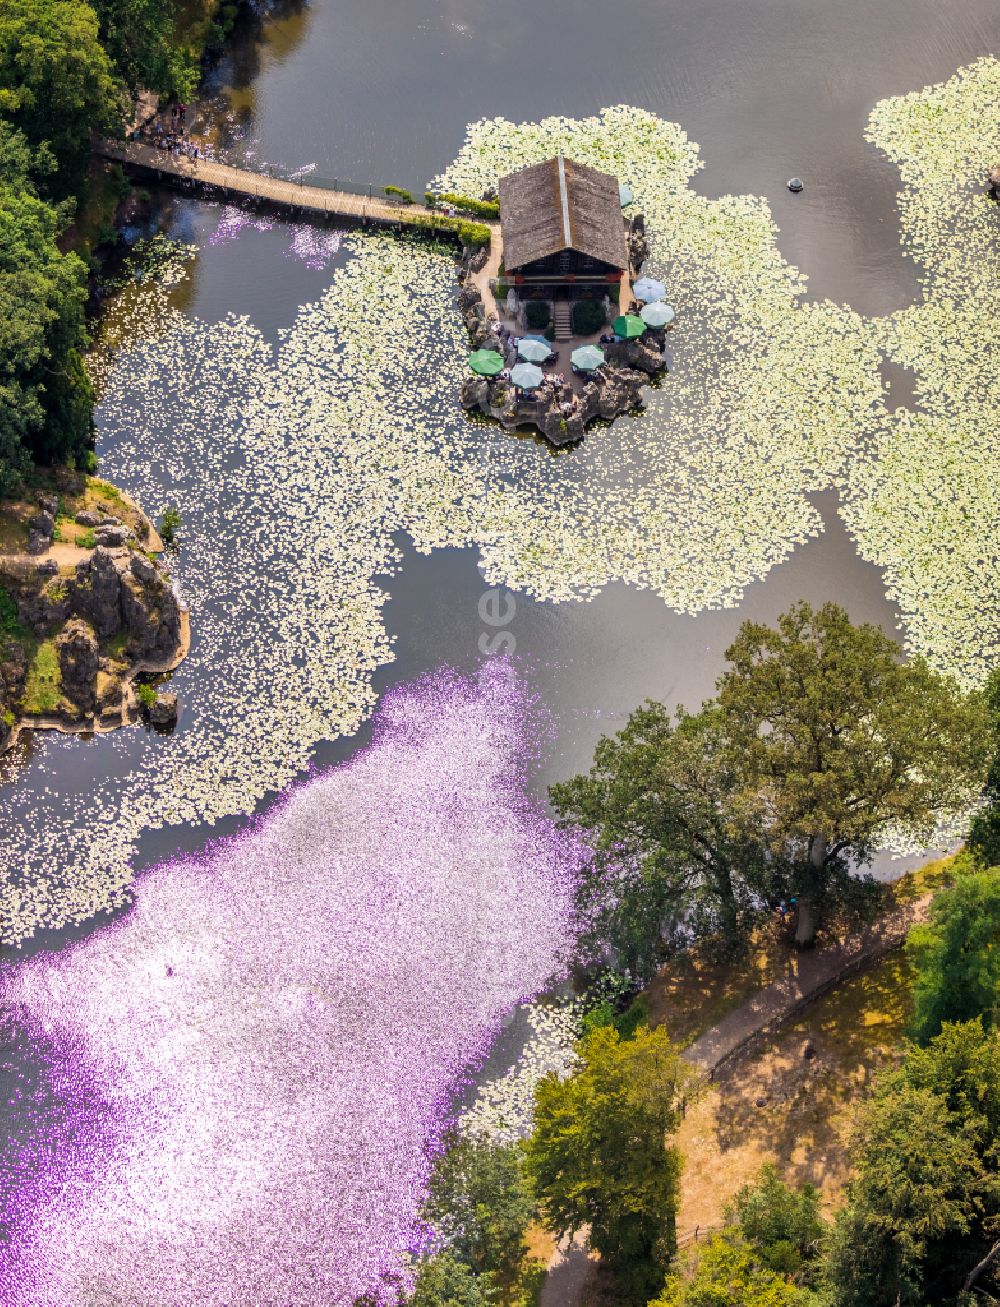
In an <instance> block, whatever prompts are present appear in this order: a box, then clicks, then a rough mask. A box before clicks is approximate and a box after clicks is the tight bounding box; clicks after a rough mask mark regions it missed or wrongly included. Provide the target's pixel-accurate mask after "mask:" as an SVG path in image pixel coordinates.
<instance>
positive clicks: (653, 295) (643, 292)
mask: <svg viewBox="0 0 1000 1307" xmlns="http://www.w3.org/2000/svg"><path fill="white" fill-rule="evenodd" d="M632 293H633V295H635V297H636V299H637V300H643V301H644V302H645V303H646V304H652V303H653V301H654V300H662V299H663V298H664V297H665V296H666V293H667V288H666V286H664V284H663V282H662V281H657V280H656V278H655V277H640V278H639V280H638V281H637V282H636V283H635V285H634V286H633V287H632Z"/></svg>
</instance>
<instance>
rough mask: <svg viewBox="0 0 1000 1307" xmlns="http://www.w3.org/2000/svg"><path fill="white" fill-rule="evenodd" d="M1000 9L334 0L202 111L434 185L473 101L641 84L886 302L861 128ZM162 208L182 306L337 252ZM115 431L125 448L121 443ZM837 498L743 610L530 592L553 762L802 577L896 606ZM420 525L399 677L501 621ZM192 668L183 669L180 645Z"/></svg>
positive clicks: (60, 768)
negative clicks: (185, 269) (231, 230)
mask: <svg viewBox="0 0 1000 1307" xmlns="http://www.w3.org/2000/svg"><path fill="white" fill-rule="evenodd" d="M998 26H1000V23H998V19H997V14H996V10H995V7H994V6H993V5H992V4H990V3H987V0H960V2H958V3H952V4H949V5H948V6H941V5H938V4H931V3H929V2H928V0H880V3H879V4H878V5H871V4H870V3H866V2H865V0H842V2H841V3H822V4H821V3H818V0H795V2H794V3H791V2H788V3H778V2H773V0H699V2H698V3H693V2H692V0H684V2H681V0H636V3H633V4H630V5H628V6H626V7H622V6H618V5H611V4H598V3H591V4H583V3H580V0H550V2H549V3H547V4H546V5H544V6H540V5H537V4H529V3H526V2H525V0H508V2H507V3H505V4H502V5H495V4H487V3H485V0H470V2H468V3H463V4H461V5H458V4H442V3H440V0H408V3H407V4H406V5H399V4H398V3H396V2H395V0H367V2H366V3H365V4H364V5H356V4H352V5H347V4H344V3H337V2H335V0H314V3H312V4H309V5H302V6H291V7H286V8H285V9H283V10H279V11H278V12H277V13H275V14H274V15H272V16H271V17H269V18H265V19H263V20H261V21H256V20H255V21H252V22H246V23H245V24H244V25H243V27H242V28H241V29H240V31H239V33H238V34H237V39H236V41H235V42H234V47H233V50H232V52H231V54H230V55H229V56H227V58H226V59H225V60H224V61H223V62H222V63H221V64H220V66H219V67H218V68H217V69H216V70H215V71H214V72H213V73H212V74H211V76H210V78H209V80H208V83H207V88H206V100H205V111H204V117H205V118H206V119H209V120H213V121H214V122H215V123H216V125H217V127H218V128H219V130H220V135H221V138H222V140H223V142H224V143H225V144H227V145H228V148H229V150H230V151H231V152H232V153H233V154H235V155H237V156H240V155H242V156H244V157H246V158H247V159H248V161H249V162H251V163H253V164H255V165H259V164H261V163H265V162H266V163H268V164H270V165H272V166H275V167H278V168H280V169H282V170H283V171H286V172H290V171H292V170H294V169H296V168H299V167H302V166H303V165H307V164H315V165H316V168H317V171H318V173H319V174H322V175H327V176H334V175H336V176H340V177H344V176H349V177H354V178H356V179H364V180H373V181H378V182H383V183H384V182H387V181H394V182H399V183H401V184H404V185H409V186H412V187H414V188H417V189H419V188H421V187H422V186H423V184H424V182H425V181H426V180H428V179H429V178H430V177H431V176H432V175H433V174H434V173H436V172H438V171H439V170H440V169H442V168H443V167H445V166H446V165H447V164H448V163H449V161H450V160H451V158H452V157H453V155H454V154H455V153H456V151H457V150H458V148H459V146H460V145H461V142H462V140H463V137H464V134H465V129H466V123H467V122H468V121H469V120H470V119H473V118H476V117H486V116H491V115H495V114H502V115H505V116H507V117H510V118H514V119H521V118H536V117H540V116H544V115H547V114H565V115H572V116H580V115H585V114H589V113H595V112H597V111H599V110H600V109H601V108H602V107H604V106H606V105H608V104H613V103H619V102H629V103H633V104H637V105H639V106H642V107H645V108H648V109H650V110H652V111H654V112H656V113H658V114H660V115H661V116H664V117H667V118H673V119H675V120H677V121H678V122H680V123H681V125H682V126H683V127H684V128H685V129H686V130H687V132H688V133H689V135H690V136H691V138H692V139H693V140H694V141H696V142H697V143H698V145H699V146H700V148H701V151H702V157H703V159H704V161H705V164H706V167H705V169H704V171H702V172H701V173H699V174H697V176H696V178H695V182H694V184H695V185H696V186H697V187H698V188H699V189H700V190H702V191H704V192H705V193H706V194H710V195H718V194H722V193H726V192H741V191H750V192H755V193H760V194H763V195H765V196H766V197H767V198H768V200H769V201H770V203H771V205H772V208H773V212H774V215H775V218H776V220H777V222H778V224H779V226H780V228H781V231H780V235H779V238H778V239H779V248H780V249H781V252H782V254H783V255H784V256H785V257H786V258H788V259H790V260H791V261H792V262H794V263H796V264H798V265H799V266H800V267H801V269H802V270H803V271H804V272H806V273H807V274H808V276H809V277H810V292H811V294H813V295H815V296H817V297H820V296H829V297H832V298H834V299H837V300H840V301H846V302H848V303H850V304H851V305H852V306H853V307H855V308H857V309H858V310H860V311H862V312H864V313H866V314H870V313H879V312H886V311H889V310H891V309H894V308H897V307H899V306H901V305H903V304H905V303H907V302H909V301H910V300H911V299H912V297H913V295H914V293H915V289H916V282H915V268H914V266H913V265H912V264H911V263H910V262H908V261H907V260H906V259H905V258H904V257H903V255H902V253H901V251H900V247H899V243H898V228H897V223H896V216H895V193H896V190H897V186H898V179H897V174H896V172H895V170H894V169H893V168H892V167H891V166H890V165H889V164H888V163H886V162H885V160H884V159H883V158H882V157H881V156H880V155H879V154H878V152H877V151H875V150H874V148H873V147H871V146H870V145H868V144H867V143H866V142H865V140H864V139H863V130H864V126H865V122H866V119H867V117H868V114H869V112H870V110H871V108H872V106H873V105H874V104H875V102H876V101H877V100H879V99H881V98H883V97H885V96H886V95H890V94H895V93H899V92H904V91H909V90H916V89H919V88H920V87H921V86H923V85H924V84H926V83H927V82H930V81H934V80H939V79H942V78H945V77H947V76H948V75H950V74H951V73H952V72H953V71H954V70H955V68H956V67H957V66H959V65H960V64H962V63H965V62H968V61H969V60H971V59H973V58H976V57H978V56H980V55H983V54H985V53H988V52H989V50H990V47H991V37H995V35H996V32H997V28H998ZM793 172H795V173H799V174H800V175H802V176H803V177H804V178H805V180H806V183H807V185H806V190H805V192H804V193H803V194H801V195H799V196H791V195H790V194H789V193H788V192H787V191H786V190H785V188H784V181H785V179H786V178H787V177H788V176H789V175H790V174H791V173H793ZM161 213H162V220H163V221H164V223H165V224H166V225H167V226H168V228H169V229H170V230H171V231H172V233H173V234H175V235H177V236H179V237H181V238H183V239H185V240H192V241H194V242H196V243H197V244H198V245H199V247H200V253H199V255H198V258H197V260H196V261H195V264H194V265H193V275H192V283H191V286H190V287H189V288H188V289H187V290H186V291H185V301H186V305H185V307H186V311H188V312H190V313H191V314H193V315H196V316H198V317H200V318H202V319H205V320H207V321H209V322H213V321H217V320H220V319H222V318H223V317H225V316H226V314H228V313H238V314H246V315H247V316H249V317H250V318H251V319H252V321H253V322H254V323H255V324H256V326H257V327H259V329H260V330H261V331H262V333H263V334H264V335H265V336H266V337H267V338H268V339H269V340H271V341H275V340H276V339H277V337H278V333H279V331H280V330H281V329H282V328H285V327H287V326H289V325H290V324H291V323H292V322H293V320H294V318H295V315H296V312H297V310H298V307H299V306H300V305H301V304H302V303H305V302H308V301H310V300H314V299H315V298H316V297H317V296H318V295H319V294H321V293H322V291H323V290H324V289H325V287H326V286H327V285H328V284H329V278H330V267H329V265H327V266H324V267H322V268H310V267H308V266H306V265H305V264H304V263H303V262H302V261H301V260H299V259H295V258H290V257H288V245H289V231H288V229H287V228H286V227H285V226H284V224H282V223H281V222H280V221H276V222H275V224H274V226H273V227H272V229H271V230H268V231H258V230H252V229H248V230H244V231H242V232H240V234H239V235H238V237H237V238H236V239H233V240H228V241H223V242H221V243H215V244H212V243H210V239H209V238H210V237H211V236H212V235H213V233H215V231H216V229H217V227H218V223H219V220H220V217H221V215H222V211H221V209H220V208H219V207H218V206H212V205H206V204H202V203H199V202H196V201H189V200H175V199H173V198H170V197H162V210H161ZM897 371H898V372H899V374H900V375H898V376H893V377H891V378H888V380H890V382H891V383H892V386H893V390H892V399H893V400H894V401H895V402H899V401H900V400H901V399H903V398H904V396H905V391H906V386H907V381H908V377H907V374H905V373H902V370H897ZM139 420H141V418H140V419H139ZM99 451H100V452H101V453H103V454H105V455H110V460H109V461H110V463H111V464H113V460H114V451H113V450H112V449H109V448H107V447H106V446H102V445H99ZM150 507H151V508H155V507H156V505H152V504H151V505H150ZM820 507H821V509H822V512H823V518H824V522H825V530H824V533H823V534H822V535H821V536H820V537H819V538H818V539H815V540H813V541H811V542H809V543H807V544H806V545H805V546H803V547H801V548H799V549H798V550H797V552H796V553H795V554H794V555H793V556H792V557H791V558H790V559H789V560H788V561H787V562H785V563H784V564H782V565H781V566H779V567H777V568H775V569H774V570H773V571H772V572H771V573H770V575H769V576H767V577H766V578H765V579H764V580H762V581H760V582H757V583H755V584H753V585H751V586H750V587H749V588H748V590H747V592H746V595H745V598H744V601H743V603H742V604H741V605H740V606H739V608H737V609H731V610H727V611H723V612H708V613H703V614H701V615H699V616H696V617H692V616H686V615H680V614H677V613H674V612H671V611H670V610H669V609H667V608H666V607H665V606H664V605H663V603H662V602H661V601H660V600H658V599H657V598H656V597H655V596H654V595H652V594H649V593H646V592H640V591H637V590H635V589H634V588H630V587H627V586H625V585H613V586H611V587H609V588H608V589H607V590H606V591H605V592H604V593H603V594H601V595H600V596H599V597H598V598H597V599H596V600H594V601H593V602H591V603H587V604H574V603H567V604H541V603H536V602H533V601H530V600H528V599H526V598H524V597H521V596H517V597H516V599H515V604H516V614H515V617H514V619H513V620H512V622H511V626H510V630H511V634H512V635H513V637H514V638H515V640H516V645H517V651H518V653H519V654H521V655H524V656H525V657H526V659H527V660H528V664H529V665H530V667H531V668H533V672H532V675H533V678H534V680H535V682H536V685H537V688H538V692H539V693H540V695H541V697H542V700H543V701H544V703H545V704H546V706H547V707H548V708H549V710H550V712H551V714H552V718H553V721H554V724H555V738H554V741H553V742H552V744H551V746H550V747H549V749H548V752H547V755H546V758H545V761H544V766H543V767H542V769H541V773H540V775H539V778H538V783H539V785H540V786H541V785H544V784H545V783H547V782H548V781H549V780H551V779H553V778H555V777H559V776H565V775H567V774H569V773H571V772H572V771H574V770H577V769H579V768H581V767H583V766H585V765H586V763H587V761H588V759H589V756H590V752H591V750H592V746H593V743H594V741H595V739H596V738H597V736H598V735H599V734H600V733H601V732H602V731H604V730H608V729H614V728H616V727H617V725H618V724H620V722H621V720H622V719H623V717H624V716H625V715H627V713H628V711H629V710H630V709H631V708H632V707H634V706H635V705H636V704H637V703H638V702H639V701H640V700H641V699H643V698H644V697H646V696H650V695H651V696H654V697H657V698H661V699H664V700H666V701H668V702H670V703H676V702H684V703H686V704H688V705H692V704H696V703H697V702H698V701H699V700H700V699H701V698H703V697H704V696H706V695H707V694H709V693H710V692H711V689H712V686H713V684H714V681H715V678H716V676H717V675H718V673H719V671H720V670H721V667H722V664H723V652H724V649H725V648H726V646H727V644H728V642H729V641H730V639H731V638H732V636H733V635H734V633H735V631H736V629H737V627H738V625H739V623H740V622H741V621H742V620H744V619H745V618H747V617H753V618H760V619H764V620H771V619H773V618H774V617H775V616H776V615H777V614H778V613H779V612H780V611H782V610H783V609H784V608H785V607H787V605H788V604H789V603H790V602H792V601H794V600H796V599H799V598H807V599H810V600H812V601H813V602H821V601H823V600H825V599H836V600H838V601H839V602H841V603H843V604H845V605H846V607H847V608H848V609H849V611H850V612H851V614H852V616H853V617H854V618H855V619H865V620H871V621H877V622H880V623H881V624H882V625H883V626H885V627H886V629H888V630H892V631H895V630H896V629H897V614H896V612H895V610H894V608H893V607H892V605H890V604H889V602H888V601H887V599H886V597H885V594H884V590H883V586H882V583H881V578H880V576H879V573H878V571H877V570H876V569H875V568H873V567H871V566H870V565H869V564H867V563H865V562H864V561H862V560H861V559H859V558H858V556H857V554H856V552H855V550H854V548H853V545H852V543H851V541H850V539H849V538H848V536H847V534H846V532H845V530H844V528H843V525H842V524H841V522H840V521H839V519H838V517H837V516H836V511H835V501H834V498H833V497H832V496H829V497H827V496H824V497H821V500H820ZM401 543H402V545H403V548H404V554H405V562H404V564H403V566H402V568H401V569H400V570H399V572H398V574H397V575H395V576H393V577H391V578H389V579H388V580H387V581H386V583H385V585H386V589H387V591H388V593H389V595H390V602H389V604H388V607H387V609H386V614H385V616H386V621H387V624H388V628H389V630H390V632H391V634H392V635H393V637H394V641H395V655H396V656H395V661H394V662H393V663H392V664H391V665H389V666H388V667H385V668H382V669H380V670H379V672H378V673H377V675H376V678H375V683H376V688H377V689H378V691H379V692H380V693H381V692H382V691H384V690H385V689H386V688H388V687H389V686H390V685H392V684H395V683H397V682H398V681H400V680H408V679H410V678H411V677H413V676H414V675H417V674H419V673H421V672H422V671H425V670H428V669H430V668H433V667H436V666H438V665H440V664H441V663H444V662H447V663H452V664H454V665H457V666H459V667H468V666H471V665H473V664H474V663H475V662H476V661H477V660H478V658H479V657H480V652H479V647H478V641H479V639H480V637H481V636H482V635H483V634H484V624H483V622H482V620H481V617H480V612H479V603H480V599H481V597H482V595H483V592H484V585H483V582H482V579H481V577H480V575H479V572H478V571H477V567H476V555H475V552H474V551H471V550H469V551H448V550H445V551H439V552H436V553H434V554H432V555H430V556H429V557H423V556H418V555H416V554H413V553H412V551H407V548H406V542H405V541H402V542H401ZM485 633H486V634H487V635H489V634H492V632H491V631H490V630H489V628H485ZM194 639H195V641H197V639H198V631H197V619H195V622H194ZM175 680H177V681H178V682H179V683H180V684H179V688H181V690H182V693H183V692H184V689H185V687H184V685H183V669H182V670H181V672H180V673H179V674H178V676H177V677H176V678H175ZM196 692H197V691H196V687H192V694H191V697H192V698H193V699H194V702H193V703H191V708H192V710H193V711H196V710H197V703H196ZM129 736H130V737H131V738H128V737H129ZM366 738H367V731H366V730H365V729H362V731H361V732H360V734H359V736H358V737H356V738H354V739H351V740H338V741H334V742H330V743H327V744H322V745H320V746H319V747H318V748H317V750H316V755H315V761H316V762H317V763H320V764H326V763H330V762H334V761H336V760H339V759H342V758H344V757H346V756H349V754H350V753H351V751H352V750H353V749H354V748H356V747H357V746H358V744H359V743H360V744H363V743H364V741H365V739H366ZM149 747H152V746H151V744H150V741H149V740H148V739H147V738H146V737H145V736H144V735H143V733H142V732H141V731H140V730H138V729H136V730H135V731H133V732H129V733H125V735H122V734H121V733H119V735H118V736H116V737H115V740H114V742H112V741H111V740H110V739H109V738H108V737H98V738H95V739H92V740H79V739H72V740H71V739H62V738H53V737H48V738H44V739H42V738H36V739H34V740H26V741H25V742H24V744H23V745H22V746H21V747H20V749H19V750H18V755H17V758H15V759H8V760H7V762H6V765H5V768H4V771H2V772H0V787H3V784H4V776H10V775H11V774H12V773H14V772H16V773H20V782H21V784H22V785H25V783H26V784H27V792H28V793H27V797H28V801H29V802H30V794H31V790H32V786H33V781H32V777H33V776H37V777H38V790H39V795H40V793H41V790H42V789H43V788H45V789H47V790H48V791H49V792H50V793H53V792H54V793H55V794H57V795H59V796H61V798H62V801H63V802H65V803H78V804H79V807H80V812H81V819H83V818H84V816H85V810H86V800H87V794H88V792H89V790H90V789H91V787H92V785H93V784H94V783H95V782H96V781H98V780H101V779H103V778H106V777H114V776H115V775H119V774H122V775H124V774H125V773H126V772H127V770H128V767H129V760H130V756H131V757H134V756H137V754H138V752H140V751H142V750H145V749H148V748H149ZM269 802H270V800H265V801H264V802H262V804H261V805H260V807H261V808H264V807H266V806H267V805H268V803H269ZM243 820H245V819H244V818H239V819H236V818H234V819H232V821H230V822H223V823H220V824H218V825H216V826H215V827H214V828H213V829H212V831H211V834H212V836H213V837H217V836H218V835H219V834H221V833H225V831H226V830H228V829H234V828H236V827H238V826H239V825H241V824H242V822H243ZM208 833H209V832H207V831H205V830H204V829H201V828H198V827H191V828H180V829H178V828H167V829H165V830H161V831H153V832H150V833H149V834H148V836H146V837H144V838H143V840H142V842H141V845H140V849H139V858H138V862H139V865H149V863H150V862H151V861H155V860H158V859H161V858H163V857H166V856H169V855H170V854H171V853H173V852H174V851H177V850H179V849H191V848H197V847H198V846H199V845H200V844H201V843H202V842H203V841H204V839H205V837H206V835H207V834H208ZM50 942H55V941H50Z"/></svg>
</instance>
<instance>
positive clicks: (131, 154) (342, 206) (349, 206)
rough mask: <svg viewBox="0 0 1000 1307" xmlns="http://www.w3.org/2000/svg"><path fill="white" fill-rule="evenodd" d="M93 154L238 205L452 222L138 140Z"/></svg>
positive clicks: (390, 222) (445, 225)
mask: <svg viewBox="0 0 1000 1307" xmlns="http://www.w3.org/2000/svg"><path fill="white" fill-rule="evenodd" d="M94 151H95V153H97V154H99V155H101V156H102V157H103V158H105V159H113V160H115V161H116V162H118V163H120V164H122V166H123V167H125V168H127V169H138V170H140V171H142V172H146V173H155V174H157V175H158V176H159V177H161V178H162V179H164V180H174V181H179V182H182V183H186V184H189V185H194V186H207V187H211V188H212V189H214V190H216V191H218V192H221V193H222V194H224V195H226V196H227V197H229V198H231V199H233V200H234V201H235V202H236V203H239V202H240V201H243V202H244V203H246V202H253V203H261V202H263V203H266V204H268V205H273V206H275V207H277V208H280V209H284V210H286V211H287V212H288V213H290V214H293V215H299V214H304V213H305V214H315V215H318V216H323V217H329V218H337V219H341V220H343V221H345V222H359V223H376V224H379V225H381V226H393V227H398V226H410V227H418V228H424V229H426V228H428V227H430V228H434V229H437V230H441V231H447V230H449V224H450V220H449V219H448V218H447V217H445V215H443V214H442V213H440V212H439V211H437V210H434V209H428V208H426V207H425V206H424V205H422V204H400V203H394V202H393V201H391V200H388V199H381V198H379V199H376V198H375V197H374V196H372V197H369V196H365V195H354V194H351V193H350V192H348V191H340V190H336V189H331V188H327V187H325V186H310V185H309V184H308V183H306V182H298V181H288V180H287V179H286V178H283V177H268V176H265V175H264V174H263V173H256V172H251V171H249V170H248V169H244V168H233V167H232V166H231V165H229V164H227V163H218V162H217V161H216V160H214V159H189V158H187V156H186V155H176V154H172V153H171V152H170V151H169V150H158V149H157V148H156V147H155V146H153V145H146V144H144V143H143V142H141V141H112V140H107V139H105V138H99V139H97V140H95V142H94ZM488 225H490V226H493V225H494V224H488Z"/></svg>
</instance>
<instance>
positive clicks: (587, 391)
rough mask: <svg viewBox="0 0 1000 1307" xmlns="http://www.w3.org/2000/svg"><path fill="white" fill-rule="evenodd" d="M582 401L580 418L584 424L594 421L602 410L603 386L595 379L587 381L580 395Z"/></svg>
mask: <svg viewBox="0 0 1000 1307" xmlns="http://www.w3.org/2000/svg"><path fill="white" fill-rule="evenodd" d="M579 401H580V418H581V420H582V422H583V425H584V426H586V425H587V423H588V422H593V420H594V418H596V417H598V416H600V412H601V387H600V386H598V385H597V384H596V383H595V382H593V381H588V382H586V383H585V385H584V387H583V389H582V390H581V391H580V395H579Z"/></svg>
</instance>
